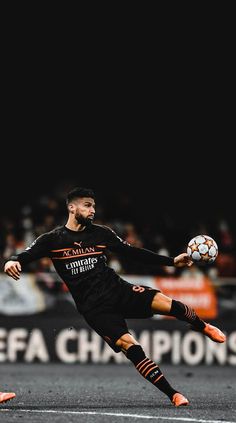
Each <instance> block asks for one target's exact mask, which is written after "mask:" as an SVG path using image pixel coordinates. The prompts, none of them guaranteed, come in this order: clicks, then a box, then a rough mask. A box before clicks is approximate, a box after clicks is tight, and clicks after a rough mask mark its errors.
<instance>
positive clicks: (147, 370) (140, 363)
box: [126, 345, 177, 400]
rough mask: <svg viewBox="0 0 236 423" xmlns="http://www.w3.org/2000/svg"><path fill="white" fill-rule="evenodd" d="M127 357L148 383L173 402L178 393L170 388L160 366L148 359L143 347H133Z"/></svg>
mask: <svg viewBox="0 0 236 423" xmlns="http://www.w3.org/2000/svg"><path fill="white" fill-rule="evenodd" d="M126 357H127V358H128V359H129V360H130V361H132V363H133V364H134V365H135V367H136V369H137V370H138V372H139V373H140V374H141V375H142V376H143V377H144V378H145V379H146V380H148V382H151V383H152V384H153V385H154V386H155V387H156V388H158V389H159V390H160V391H162V392H164V394H166V395H167V396H168V397H169V398H170V400H172V398H173V395H174V394H175V393H176V392H177V391H176V390H175V389H173V388H172V386H170V384H169V382H168V381H167V380H166V378H165V377H164V376H163V373H162V371H161V370H160V368H159V366H158V365H157V364H156V363H155V362H154V361H152V360H150V359H149V358H148V357H146V355H145V353H144V351H143V349H142V347H141V345H132V346H131V347H130V348H129V349H128V351H127V352H126Z"/></svg>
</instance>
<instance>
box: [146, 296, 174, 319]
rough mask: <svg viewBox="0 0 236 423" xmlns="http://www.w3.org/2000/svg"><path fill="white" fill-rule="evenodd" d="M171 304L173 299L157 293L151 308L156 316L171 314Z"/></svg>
mask: <svg viewBox="0 0 236 423" xmlns="http://www.w3.org/2000/svg"><path fill="white" fill-rule="evenodd" d="M171 303H172V298H170V297H167V296H166V295H164V294H162V293H161V292H157V294H156V295H155V296H154V297H153V300H152V305H151V308H152V311H153V313H154V314H155V313H157V314H158V313H159V314H169V312H170V309H171Z"/></svg>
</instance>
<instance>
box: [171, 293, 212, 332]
mask: <svg viewBox="0 0 236 423" xmlns="http://www.w3.org/2000/svg"><path fill="white" fill-rule="evenodd" d="M170 316H174V317H176V319H179V320H183V321H185V322H188V323H190V324H191V325H193V327H194V328H195V329H197V330H200V331H202V330H203V329H204V327H205V323H204V321H203V320H201V319H199V317H198V316H197V314H196V313H195V311H194V310H193V309H192V308H191V307H189V306H187V305H186V304H183V303H181V302H180V301H176V300H172V304H171V309H170Z"/></svg>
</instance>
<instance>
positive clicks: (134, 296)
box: [83, 281, 160, 352]
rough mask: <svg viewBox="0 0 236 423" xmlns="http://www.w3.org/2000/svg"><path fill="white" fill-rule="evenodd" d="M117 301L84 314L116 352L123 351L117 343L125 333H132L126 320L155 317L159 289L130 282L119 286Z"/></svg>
mask: <svg viewBox="0 0 236 423" xmlns="http://www.w3.org/2000/svg"><path fill="white" fill-rule="evenodd" d="M119 290H120V293H119V294H120V295H119V297H118V299H117V301H116V302H115V303H114V302H111V303H109V302H108V303H107V304H103V305H102V306H101V307H97V308H96V309H93V310H91V311H89V312H86V313H83V316H84V318H85V320H86V322H87V323H88V325H89V326H90V327H91V328H92V329H93V330H95V332H97V333H98V334H99V335H100V336H101V337H102V338H103V339H104V340H105V341H106V342H107V343H108V344H109V345H110V347H111V348H112V349H113V350H114V351H115V352H120V351H121V349H120V348H119V347H117V346H116V345H115V343H116V341H117V340H118V339H119V338H120V337H121V336H122V335H124V334H125V333H130V332H129V330H128V327H127V323H126V321H125V319H126V318H127V319H145V318H149V317H152V316H153V312H152V310H151V304H152V300H153V297H154V296H155V294H156V293H157V292H160V291H159V290H158V289H154V288H150V287H148V286H145V285H133V284H130V283H128V282H125V281H124V283H122V284H121V285H120V286H119Z"/></svg>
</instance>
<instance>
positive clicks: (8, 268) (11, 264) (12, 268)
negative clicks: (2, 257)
mask: <svg viewBox="0 0 236 423" xmlns="http://www.w3.org/2000/svg"><path fill="white" fill-rule="evenodd" d="M4 272H5V273H6V274H7V275H8V276H11V278H13V279H15V280H16V281H17V280H18V279H20V272H21V264H20V262H19V261H13V260H9V261H7V262H6V263H5V266H4Z"/></svg>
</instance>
